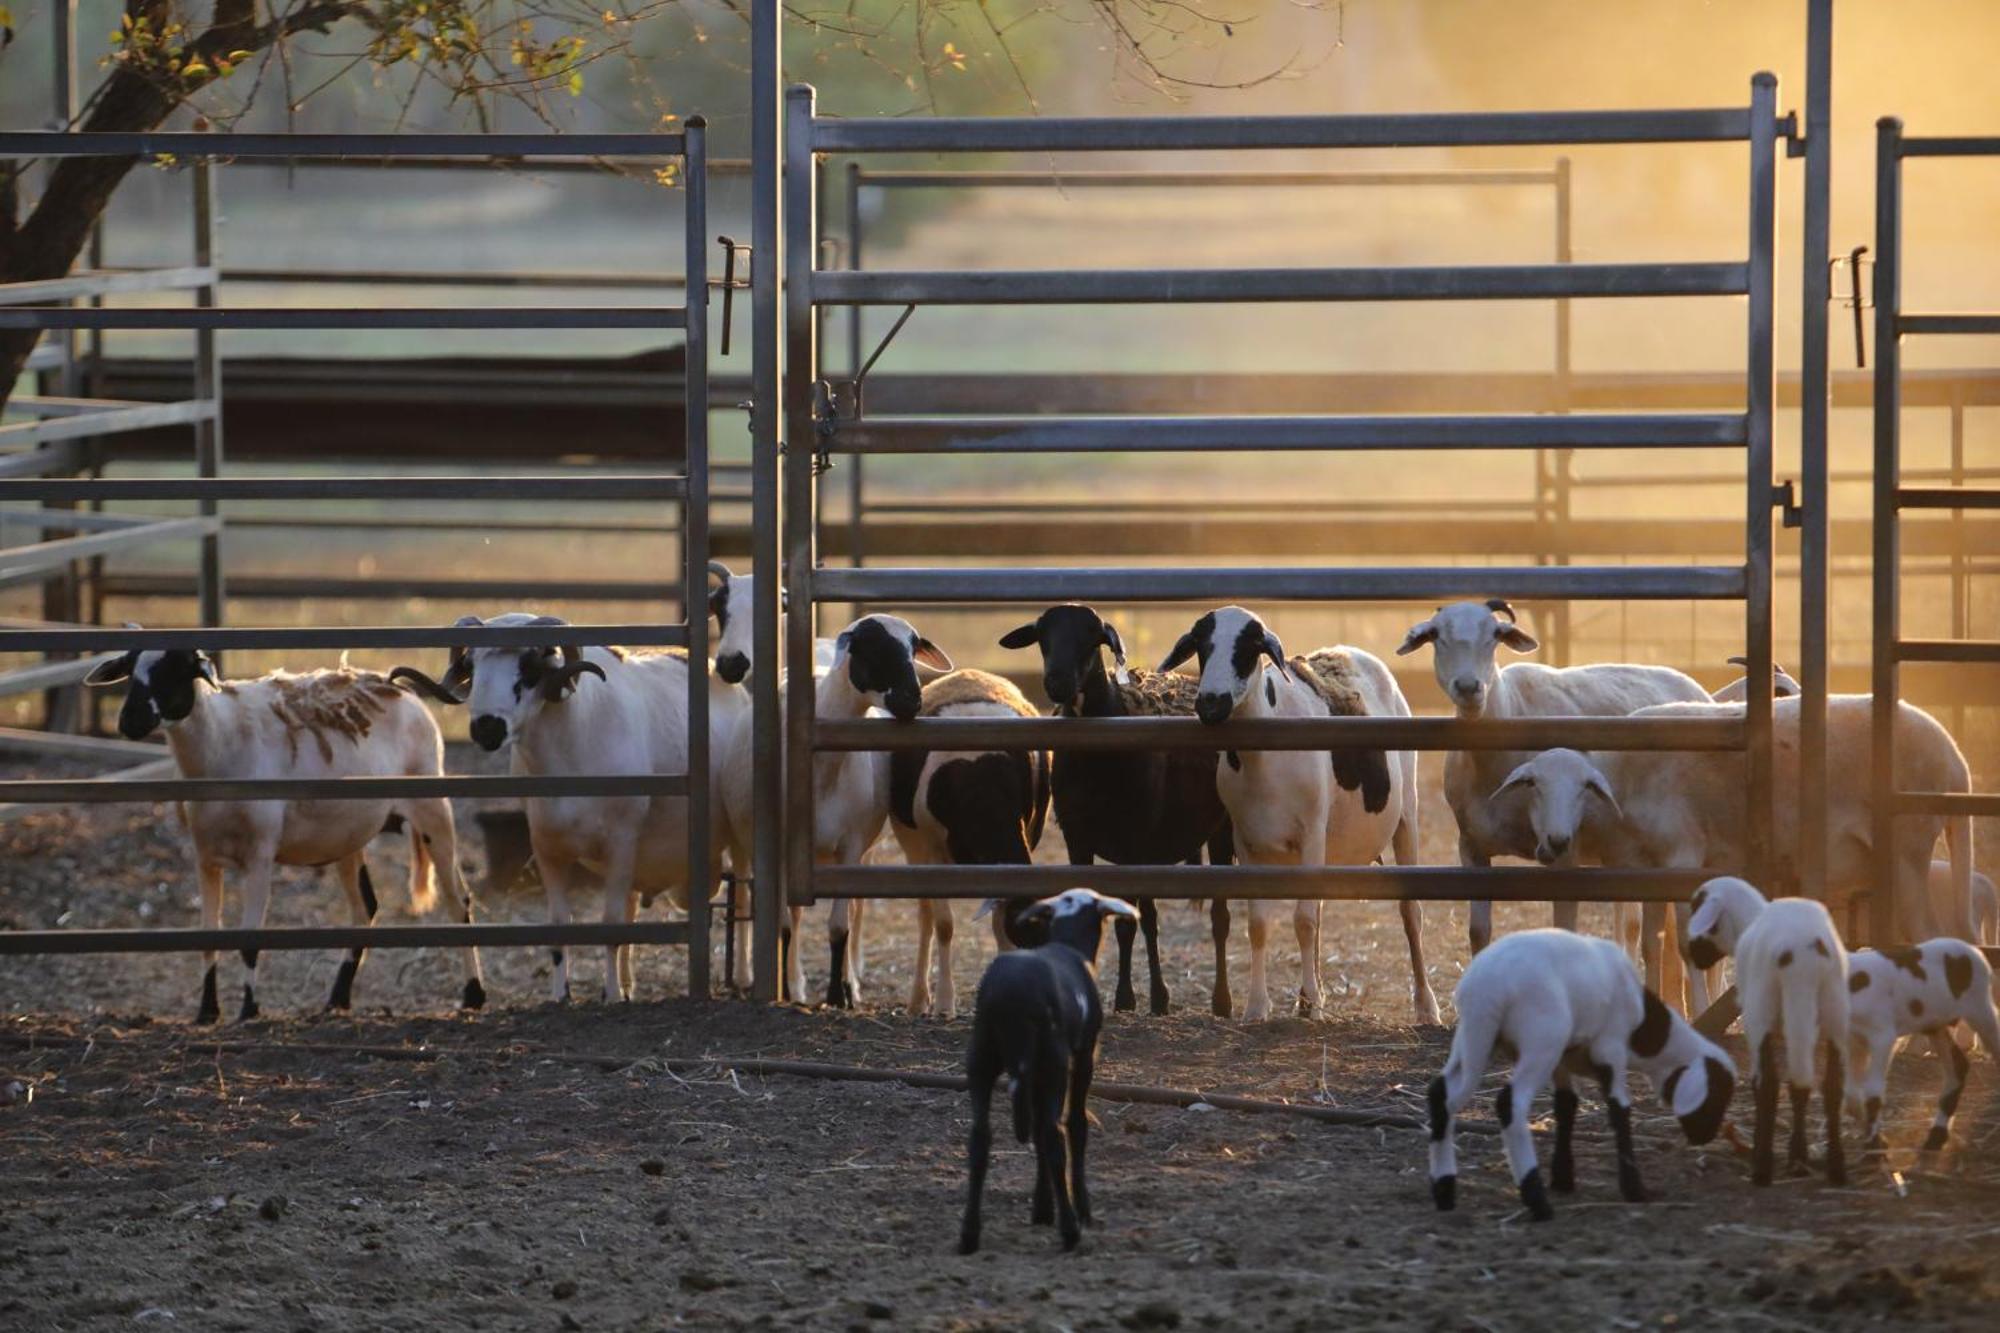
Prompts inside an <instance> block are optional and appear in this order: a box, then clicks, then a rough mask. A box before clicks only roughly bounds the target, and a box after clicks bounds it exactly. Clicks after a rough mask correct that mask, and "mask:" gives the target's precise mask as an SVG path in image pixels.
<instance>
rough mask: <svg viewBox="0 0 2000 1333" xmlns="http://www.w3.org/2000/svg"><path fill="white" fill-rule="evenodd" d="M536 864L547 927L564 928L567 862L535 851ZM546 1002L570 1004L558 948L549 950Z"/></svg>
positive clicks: (565, 959) (564, 956)
mask: <svg viewBox="0 0 2000 1333" xmlns="http://www.w3.org/2000/svg"><path fill="white" fill-rule="evenodd" d="M535 864H536V865H538V866H540V867H541V870H542V891H543V893H544V895H545V896H546V897H547V899H548V905H549V924H550V925H552V926H566V925H568V924H569V921H570V914H569V872H570V862H569V861H568V860H566V859H560V858H557V857H555V856H552V855H549V854H547V853H545V852H544V851H543V850H542V849H541V848H540V847H537V848H535ZM549 999H550V1001H551V1002H553V1003H555V1004H568V1003H569V954H568V951H566V950H565V949H564V948H563V947H562V946H561V945H560V944H558V945H556V946H554V947H553V948H551V949H550V950H549Z"/></svg>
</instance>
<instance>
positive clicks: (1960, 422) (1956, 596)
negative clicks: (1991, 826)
mask: <svg viewBox="0 0 2000 1333" xmlns="http://www.w3.org/2000/svg"><path fill="white" fill-rule="evenodd" d="M1951 484H1952V486H1953V488H1954V489H1955V488H1957V487H1961V486H1963V485H1965V393H1964V391H1963V390H1961V389H1953V390H1952V391H1951ZM1966 572H1967V571H1966V565H1965V511H1964V510H1963V509H1954V510H1952V511H1951V637H1952V638H1954V639H1969V638H1971V637H1972V589H1971V588H1970V586H1968V584H1967V581H1966ZM1961 697H1962V696H1961ZM1951 734H1952V735H1954V736H1963V735H1965V705H1964V704H1963V703H1956V702H1955V703H1953V704H1952V706H1951Z"/></svg>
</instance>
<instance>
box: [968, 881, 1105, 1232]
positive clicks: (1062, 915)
mask: <svg viewBox="0 0 2000 1333" xmlns="http://www.w3.org/2000/svg"><path fill="white" fill-rule="evenodd" d="M1138 915H1139V913H1138V911H1137V910H1136V909H1135V908H1134V907H1133V906H1132V905H1131V904H1130V903H1127V902H1122V901H1120V900H1119V899H1117V898H1106V897H1102V896H1101V895H1099V894H1097V893H1095V892H1093V891H1092V890H1090V889H1071V890H1070V891H1069V892H1067V893H1063V894H1058V895H1057V896H1055V897H1053V898H1044V899H1043V900H1042V901H1040V902H1038V903H1035V904H1033V905H1032V906H1030V907H1029V908H1027V909H1026V910H1025V911H1023V912H1022V913H1021V920H1022V921H1023V922H1024V923H1031V924H1034V925H1036V926H1039V927H1041V928H1044V929H1046V930H1047V932H1048V943H1046V944H1043V945H1041V946H1039V947H1037V948H1032V949H1017V950H1014V951H1013V952H1010V953H1003V954H1001V955H1000V956H999V957H997V958H995V959H994V960H993V961H992V962H991V963H990V964H988V965H987V968H986V975H985V976H984V977H982V978H980V981H979V997H978V1000H977V1002H976V1005H975V1008H974V1010H973V1016H972V1046H971V1049H970V1050H969V1051H968V1052H967V1053H966V1057H965V1072H966V1075H967V1076H968V1079H969V1081H970V1083H971V1092H972V1135H971V1143H970V1145H969V1149H968V1153H967V1156H968V1159H969V1162H970V1169H969V1176H970V1186H969V1189H968V1191H967V1194H966V1200H965V1221H964V1224H963V1225H962V1226H961V1227H960V1228H959V1233H958V1252H959V1253H960V1254H972V1253H974V1252H975V1251H977V1250H978V1249H979V1223H980V1218H979V1209H980V1200H981V1196H982V1195H983V1194H984V1193H985V1191H986V1159H987V1156H988V1155H989V1153H990V1152H991V1150H992V1147H993V1128H992V1124H991V1112H992V1103H993V1085H994V1083H995V1082H996V1081H997V1080H998V1079H999V1077H1000V1075H1001V1074H1002V1073H1005V1074H1007V1075H1008V1077H1009V1078H1010V1079H1012V1080H1013V1085H1014V1088H1013V1090H1014V1138H1015V1139H1016V1140H1017V1141H1018V1142H1021V1143H1026V1142H1027V1141H1028V1140H1029V1137H1030V1136H1031V1135H1032V1137H1033V1139H1034V1142H1035V1202H1034V1208H1033V1211H1032V1212H1031V1213H1030V1215H1029V1218H1030V1221H1032V1222H1034V1223H1036V1224H1038V1225H1047V1224H1048V1223H1050V1222H1054V1223H1055V1224H1056V1226H1057V1228H1058V1229H1059V1231H1060V1232H1061V1235H1062V1243H1063V1248H1064V1249H1065V1250H1073V1249H1075V1248H1076V1244H1077V1242H1078V1241H1079V1240H1081V1239H1082V1238H1083V1225H1084V1224H1086V1223H1088V1222H1089V1221H1090V1193H1089V1191H1088V1190H1087V1189H1085V1187H1084V1183H1083V1177H1084V1154H1085V1150H1086V1149H1087V1148H1088V1146H1089V1142H1090V1117H1089V1114H1088V1112H1087V1110H1086V1108H1085V1106H1084V1102H1085V1099H1086V1098H1088V1097H1089V1095H1090V1076H1091V1071H1092V1070H1093V1069H1094V1068H1095V1067H1096V1064H1097V1034H1098V1030H1099V1029H1100V1028H1102V1027H1103V1026H1104V1010H1103V1008H1102V1006H1101V1005H1100V1003H1099V1001H1098V998H1097V947H1098V943H1099V941H1100V940H1101V939H1102V937H1103V930H1104V918H1105V917H1107V916H1110V917H1116V918H1117V919H1118V920H1120V921H1130V920H1132V919H1134V918H1136V917H1137V916H1138Z"/></svg>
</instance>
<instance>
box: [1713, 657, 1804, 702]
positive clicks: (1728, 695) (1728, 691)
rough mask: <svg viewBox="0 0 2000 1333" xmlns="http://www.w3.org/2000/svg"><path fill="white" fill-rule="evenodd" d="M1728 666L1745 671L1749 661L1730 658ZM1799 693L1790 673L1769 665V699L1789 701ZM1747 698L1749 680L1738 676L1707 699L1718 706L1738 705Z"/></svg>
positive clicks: (1741, 658)
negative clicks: (1737, 667)
mask: <svg viewBox="0 0 2000 1333" xmlns="http://www.w3.org/2000/svg"><path fill="white" fill-rule="evenodd" d="M1729 664H1730V665H1731V666H1739V667H1743V668H1744V669H1746V670H1747V669H1748V668H1749V666H1750V659H1749V658H1747V657H1732V658H1730V659H1729ZM1800 692H1801V691H1800V687H1799V683H1798V682H1797V681H1796V680H1793V679H1792V677H1791V673H1790V672H1788V671H1786V670H1785V669H1784V668H1783V667H1781V666H1779V665H1778V664H1777V663H1776V662H1773V663H1771V697H1772V698H1774V699H1789V698H1792V697H1793V696H1794V695H1796V694H1799V693H1800ZM1749 696H1750V680H1749V678H1748V677H1747V676H1738V677H1737V678H1736V679H1735V680H1732V681H1730V682H1729V683H1728V684H1727V685H1724V686H1723V687H1722V688H1721V689H1719V690H1717V691H1715V693H1713V694H1711V695H1710V696H1709V698H1711V699H1713V700H1714V701H1715V702H1717V703H1719V704H1740V703H1742V702H1743V701H1744V700H1745V699H1747V698H1749Z"/></svg>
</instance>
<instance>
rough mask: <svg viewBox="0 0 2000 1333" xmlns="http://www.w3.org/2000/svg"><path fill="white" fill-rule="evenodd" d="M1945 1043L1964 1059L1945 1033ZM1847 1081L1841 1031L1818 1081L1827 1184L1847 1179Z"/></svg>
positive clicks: (1831, 1041)
mask: <svg viewBox="0 0 2000 1333" xmlns="http://www.w3.org/2000/svg"><path fill="white" fill-rule="evenodd" d="M1842 984H1845V983H1842ZM1944 1043H1945V1045H1947V1046H1950V1047H1951V1049H1952V1050H1953V1051H1954V1052H1958V1058H1959V1060H1960V1061H1964V1060H1965V1055H1964V1053H1963V1052H1959V1051H1958V1047H1957V1046H1956V1045H1954V1044H1953V1042H1952V1040H1951V1038H1950V1036H1949V1035H1945V1036H1944ZM1962 1067H1963V1065H1961V1068H1962ZM1959 1080H1960V1083H1961V1085H1962V1084H1963V1082H1964V1075H1963V1074H1960V1076H1959ZM1846 1081H1847V1039H1846V1037H1845V1035H1844V1034H1843V1035H1842V1036H1841V1037H1839V1038H1837V1039H1836V1038H1833V1037H1829V1038H1828V1039H1827V1042H1826V1073H1825V1074H1823V1075H1822V1076H1821V1080H1820V1085H1819V1096H1820V1107H1821V1109H1822V1110H1824V1111H1825V1112H1826V1183H1827V1184H1829V1185H1845V1184H1846V1183H1847V1153H1846V1150H1845V1149H1844V1148H1843V1147H1842V1146H1841V1141H1840V1110H1841V1104H1842V1103H1843V1102H1845V1101H1846V1100H1847V1094H1846V1089H1845V1087H1844V1086H1843V1085H1844V1084H1845V1083H1846ZM1952 1104H1953V1105H1954V1106H1955V1105H1957V1098H1956V1096H1954V1097H1953V1098H1952ZM1948 1118H1949V1117H1947V1119H1948ZM1935 1132H1936V1131H1933V1134H1935Z"/></svg>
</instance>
